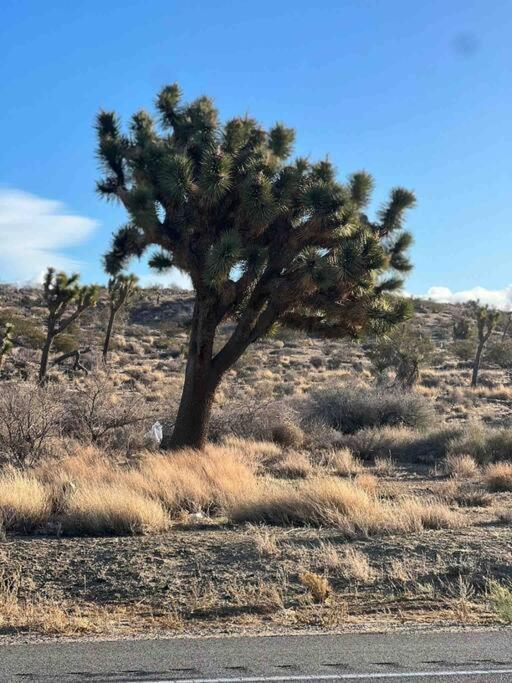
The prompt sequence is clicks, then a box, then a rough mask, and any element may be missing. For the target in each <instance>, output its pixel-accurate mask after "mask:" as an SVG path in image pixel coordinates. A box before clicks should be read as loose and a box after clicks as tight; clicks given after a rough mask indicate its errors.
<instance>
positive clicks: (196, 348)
mask: <svg viewBox="0 0 512 683" xmlns="http://www.w3.org/2000/svg"><path fill="white" fill-rule="evenodd" d="M216 327H217V320H216V319H215V315H214V311H213V310H212V309H211V307H210V306H209V305H208V302H203V301H200V300H199V299H196V303H195V305H194V315H193V318H192V328H191V331H190V341H189V352H188V360H187V368H186V371H185V381H184V384H183V391H182V394H181V400H180V406H179V408H178V414H177V416H176V423H175V425H174V430H173V432H172V435H169V434H167V433H165V432H164V436H163V440H162V444H161V446H162V448H164V449H171V450H176V449H179V448H197V449H202V448H203V447H204V446H205V444H206V439H207V436H208V426H209V422H210V416H211V411H212V405H213V399H214V396H215V391H216V389H217V387H218V385H219V382H220V380H221V378H222V375H223V373H221V372H218V371H217V370H216V369H215V368H214V367H213V365H212V355H213V342H214V339H215V331H216Z"/></svg>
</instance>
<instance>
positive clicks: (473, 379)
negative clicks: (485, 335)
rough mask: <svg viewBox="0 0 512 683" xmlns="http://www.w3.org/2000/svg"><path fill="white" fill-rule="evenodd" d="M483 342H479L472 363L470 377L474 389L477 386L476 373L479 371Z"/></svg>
mask: <svg viewBox="0 0 512 683" xmlns="http://www.w3.org/2000/svg"><path fill="white" fill-rule="evenodd" d="M484 346H485V342H480V343H479V344H478V348H477V350H476V356H475V362H474V363H473V375H472V377H471V386H472V387H476V385H477V384H478V371H479V370H480V361H481V359H482V351H483V350H484Z"/></svg>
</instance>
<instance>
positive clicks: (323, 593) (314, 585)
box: [299, 572, 331, 602]
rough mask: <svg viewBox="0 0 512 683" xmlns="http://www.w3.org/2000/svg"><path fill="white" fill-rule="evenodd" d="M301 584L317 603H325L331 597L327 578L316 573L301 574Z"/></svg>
mask: <svg viewBox="0 0 512 683" xmlns="http://www.w3.org/2000/svg"><path fill="white" fill-rule="evenodd" d="M299 582H300V583H301V584H302V585H303V586H304V588H306V589H307V590H308V592H309V593H310V595H311V597H312V598H313V600H314V601H315V602H325V601H326V600H327V598H328V597H329V594H330V592H331V587H330V585H329V581H327V579H326V578H325V576H320V574H316V573H315V572H302V573H301V574H299Z"/></svg>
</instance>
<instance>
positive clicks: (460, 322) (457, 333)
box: [452, 318, 474, 341]
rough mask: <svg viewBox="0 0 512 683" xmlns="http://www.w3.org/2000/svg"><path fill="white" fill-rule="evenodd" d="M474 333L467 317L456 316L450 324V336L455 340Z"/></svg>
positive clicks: (465, 337) (468, 336)
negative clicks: (451, 324)
mask: <svg viewBox="0 0 512 683" xmlns="http://www.w3.org/2000/svg"><path fill="white" fill-rule="evenodd" d="M473 334H474V331H473V326H472V324H471V321H470V320H469V318H458V319H457V320H455V322H454V323H453V326H452V336H453V339H454V340H455V341H459V340H463V339H469V338H470V337H471V336H472V335H473Z"/></svg>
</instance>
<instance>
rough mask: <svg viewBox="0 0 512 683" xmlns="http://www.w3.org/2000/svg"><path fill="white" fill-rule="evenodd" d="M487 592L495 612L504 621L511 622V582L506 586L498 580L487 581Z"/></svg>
mask: <svg viewBox="0 0 512 683" xmlns="http://www.w3.org/2000/svg"><path fill="white" fill-rule="evenodd" d="M487 594H488V596H489V602H490V603H491V607H492V609H493V610H494V611H495V612H496V614H498V615H499V616H500V617H501V618H502V619H503V621H505V622H506V623H508V624H512V583H509V585H508V586H507V585H503V584H501V583H499V582H498V581H489V585H488V589H487Z"/></svg>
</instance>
